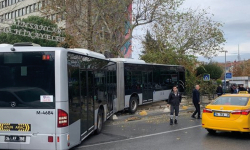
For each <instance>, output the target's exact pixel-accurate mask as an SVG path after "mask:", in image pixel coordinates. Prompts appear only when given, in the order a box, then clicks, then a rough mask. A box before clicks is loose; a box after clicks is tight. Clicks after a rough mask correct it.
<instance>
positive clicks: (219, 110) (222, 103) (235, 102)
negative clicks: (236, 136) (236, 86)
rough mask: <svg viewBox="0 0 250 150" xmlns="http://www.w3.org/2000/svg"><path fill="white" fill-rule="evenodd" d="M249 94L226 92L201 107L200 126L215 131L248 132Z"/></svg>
mask: <svg viewBox="0 0 250 150" xmlns="http://www.w3.org/2000/svg"><path fill="white" fill-rule="evenodd" d="M249 98H250V94H248V93H246V92H241V93H239V94H228V95H227V94H226V95H223V96H220V97H218V98H217V99H216V100H215V101H214V102H212V103H211V104H209V105H207V106H206V107H205V108H204V109H203V114H202V127H203V128H205V129H207V131H208V132H209V133H211V134H214V133H216V131H239V132H250V115H249V113H250V101H249Z"/></svg>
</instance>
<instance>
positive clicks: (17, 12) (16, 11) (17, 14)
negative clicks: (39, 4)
mask: <svg viewBox="0 0 250 150" xmlns="http://www.w3.org/2000/svg"><path fill="white" fill-rule="evenodd" d="M15 13H16V18H17V17H19V15H18V10H16V11H15Z"/></svg>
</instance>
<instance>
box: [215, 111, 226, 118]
mask: <svg viewBox="0 0 250 150" xmlns="http://www.w3.org/2000/svg"><path fill="white" fill-rule="evenodd" d="M214 116H215V117H230V114H229V113H218V112H214Z"/></svg>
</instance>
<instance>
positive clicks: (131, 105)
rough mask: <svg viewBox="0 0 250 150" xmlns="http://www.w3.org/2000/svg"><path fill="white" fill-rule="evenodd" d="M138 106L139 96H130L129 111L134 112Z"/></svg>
mask: <svg viewBox="0 0 250 150" xmlns="http://www.w3.org/2000/svg"><path fill="white" fill-rule="evenodd" d="M137 107H138V100H137V97H135V96H133V97H131V98H130V101H129V112H130V113H131V114H134V113H135V112H136V110H137Z"/></svg>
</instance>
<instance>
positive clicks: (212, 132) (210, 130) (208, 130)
mask: <svg viewBox="0 0 250 150" xmlns="http://www.w3.org/2000/svg"><path fill="white" fill-rule="evenodd" d="M207 132H208V133H209V134H216V130H212V129H207Z"/></svg>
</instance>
